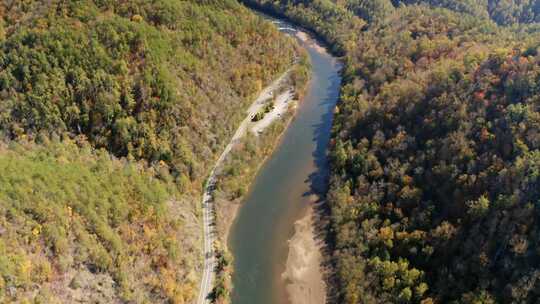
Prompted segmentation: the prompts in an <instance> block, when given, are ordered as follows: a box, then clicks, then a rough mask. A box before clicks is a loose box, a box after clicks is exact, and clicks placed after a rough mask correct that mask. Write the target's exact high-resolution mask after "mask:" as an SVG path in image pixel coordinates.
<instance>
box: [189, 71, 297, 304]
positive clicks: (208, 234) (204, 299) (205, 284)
mask: <svg viewBox="0 0 540 304" xmlns="http://www.w3.org/2000/svg"><path fill="white" fill-rule="evenodd" d="M290 71H291V70H290V69H289V70H288V71H286V72H285V73H283V74H282V75H281V76H280V77H279V78H278V79H276V80H275V81H274V82H273V83H272V84H270V85H269V86H268V87H266V88H265V89H264V90H263V91H262V92H261V93H260V94H259V96H258V97H257V99H255V101H254V102H253V103H252V104H251V106H250V107H249V108H248V110H247V116H246V118H245V119H244V120H243V121H242V123H241V124H240V126H239V127H238V129H237V130H236V132H235V133H234V135H233V137H232V138H231V140H230V142H229V144H227V146H226V147H225V149H224V150H223V152H222V153H221V155H220V156H219V158H218V160H217V162H216V163H215V165H214V168H213V169H212V171H211V172H210V175H209V176H208V181H207V183H206V186H205V189H204V193H203V197H202V212H203V235H204V244H203V255H204V270H203V276H202V279H201V286H200V289H199V297H198V300H197V304H208V303H211V299H210V297H209V295H210V293H211V292H212V288H213V282H214V276H215V268H216V256H215V250H214V242H215V241H216V239H217V232H216V229H215V207H214V202H213V199H212V192H213V191H214V190H215V186H216V173H217V172H218V170H219V168H220V167H221V166H222V164H223V162H224V161H225V159H226V157H227V155H228V154H229V153H230V152H231V150H232V148H233V147H234V145H235V144H237V143H238V142H239V141H240V139H241V138H242V137H243V136H244V135H246V133H247V132H248V130H250V129H256V131H257V132H261V131H262V130H263V129H264V127H266V126H268V125H269V124H270V122H271V121H273V120H274V119H277V118H278V117H279V116H280V115H281V113H282V111H283V107H276V109H275V110H273V111H271V112H269V113H267V114H266V115H265V123H264V126H261V125H260V123H259V124H258V123H257V122H252V121H251V117H253V115H255V114H256V113H257V112H259V110H261V109H262V107H263V106H264V105H265V104H266V102H267V101H268V100H269V99H271V98H273V96H274V93H275V92H276V91H278V89H279V88H280V86H281V85H282V84H283V83H284V81H285V80H286V79H287V77H289V75H290ZM290 92H291V91H290V90H289V91H286V92H285V93H284V94H282V95H280V96H278V98H277V99H278V100H279V101H280V104H283V103H285V104H287V103H288V102H289V101H291V100H292V98H293V94H291V93H290Z"/></svg>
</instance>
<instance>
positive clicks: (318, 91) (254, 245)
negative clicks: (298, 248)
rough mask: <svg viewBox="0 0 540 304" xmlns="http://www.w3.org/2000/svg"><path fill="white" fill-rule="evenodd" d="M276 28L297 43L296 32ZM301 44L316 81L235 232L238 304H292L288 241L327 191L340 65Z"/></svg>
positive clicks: (314, 46) (313, 45) (253, 189)
mask: <svg viewBox="0 0 540 304" xmlns="http://www.w3.org/2000/svg"><path fill="white" fill-rule="evenodd" d="M273 22H274V23H276V25H277V26H278V27H279V28H280V29H281V30H282V31H283V32H284V33H286V34H287V35H291V36H294V37H296V38H297V39H298V37H299V35H298V33H299V31H298V30H297V29H295V27H294V26H292V25H291V24H289V23H287V22H284V21H277V20H273ZM298 41H299V43H300V44H301V45H302V46H303V47H304V48H305V49H306V50H307V51H308V52H309V57H310V59H311V64H312V79H311V82H310V84H309V86H308V89H307V92H306V94H305V96H304V99H303V101H302V102H301V103H300V104H299V107H298V109H297V113H296V116H295V118H294V120H293V121H292V122H291V124H290V125H289V127H288V129H287V130H286V131H285V134H284V135H283V137H282V139H281V142H280V144H279V145H278V147H277V148H276V150H275V151H274V153H273V154H272V156H271V157H270V158H269V159H268V160H267V161H266V163H265V164H264V165H263V166H262V168H261V170H260V172H259V174H258V176H257V178H256V179H255V181H254V182H253V184H252V187H251V190H250V193H249V194H248V195H247V196H246V199H245V200H244V202H243V205H242V207H241V208H240V211H239V213H238V216H237V218H236V220H235V223H234V224H233V226H232V228H231V233H230V237H229V248H230V249H231V252H232V254H233V256H234V274H233V278H232V279H233V285H234V290H233V294H232V302H233V304H278V303H279V304H281V303H289V300H288V296H287V292H286V288H285V282H284V280H283V279H282V273H283V272H284V270H285V264H286V260H287V254H288V250H289V247H288V240H289V239H290V238H291V237H292V235H293V233H294V223H295V221H297V220H298V219H299V218H300V217H301V216H302V214H303V213H305V211H306V209H307V208H308V205H309V203H310V196H311V194H312V193H313V192H318V191H324V189H325V187H326V176H327V175H328V174H327V173H328V165H327V159H326V152H327V146H328V141H329V137H330V130H331V126H332V118H333V109H334V106H335V104H336V101H337V99H338V96H339V88H340V84H341V78H340V75H339V71H340V69H341V64H340V63H339V61H338V60H337V59H336V58H334V57H332V56H331V55H330V54H328V53H326V52H325V51H324V50H323V49H322V47H320V45H318V44H317V43H316V42H315V41H314V40H313V39H307V40H305V39H298Z"/></svg>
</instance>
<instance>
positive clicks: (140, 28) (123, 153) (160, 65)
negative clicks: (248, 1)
mask: <svg viewBox="0 0 540 304" xmlns="http://www.w3.org/2000/svg"><path fill="white" fill-rule="evenodd" d="M0 17H1V18H0V134H1V139H2V143H0V171H2V174H0V302H2V303H10V302H14V301H15V302H20V303H34V302H35V303H74V302H77V301H82V302H85V303H90V302H91V303H189V302H191V300H192V299H193V298H194V297H195V296H196V295H197V291H198V284H199V273H200V270H201V266H202V265H201V264H200V263H201V260H202V254H201V252H200V248H201V239H200V238H201V227H200V223H199V218H200V214H199V212H200V206H199V202H200V192H201V188H202V185H203V184H204V179H205V177H206V175H207V174H208V171H209V168H210V166H211V165H212V163H213V162H214V160H215V158H216V157H217V154H218V153H220V151H221V150H222V148H223V147H224V145H225V144H226V142H227V141H228V140H229V138H230V136H231V135H232V132H233V131H234V130H235V128H236V126H237V125H238V123H239V122H240V120H241V119H243V118H244V111H243V110H244V109H245V108H246V107H247V106H248V105H249V103H250V102H251V98H253V96H254V95H255V93H257V92H258V91H259V90H260V89H261V88H262V87H263V86H264V85H265V84H267V83H269V82H270V81H271V80H272V79H273V78H275V77H276V76H277V75H279V74H280V73H281V72H283V71H285V70H286V69H287V68H289V67H290V64H291V63H292V61H293V58H294V54H295V53H296V50H295V47H296V46H295V45H294V43H293V42H292V41H291V40H289V39H286V38H284V37H283V36H282V35H280V34H279V32H278V31H277V30H276V29H275V28H274V27H272V26H271V25H269V24H268V23H266V22H264V21H262V19H261V18H259V17H256V16H255V15H254V14H252V13H251V12H250V11H249V10H247V9H246V8H244V7H242V6H241V5H239V4H238V3H237V2H236V1H233V0H210V1H191V0H189V1H179V0H155V1H143V0H135V1H97V0H95V1H92V0H80V1H60V0H58V1H57V0H52V1H38V0H36V1H0Z"/></svg>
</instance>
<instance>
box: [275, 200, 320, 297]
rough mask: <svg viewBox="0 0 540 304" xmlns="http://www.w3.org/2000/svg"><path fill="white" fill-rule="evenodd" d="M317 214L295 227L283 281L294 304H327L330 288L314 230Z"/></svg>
mask: <svg viewBox="0 0 540 304" xmlns="http://www.w3.org/2000/svg"><path fill="white" fill-rule="evenodd" d="M314 220H315V219H314V210H313V206H312V205H310V206H309V207H308V210H307V212H306V214H305V215H304V216H303V217H302V218H301V219H300V220H298V221H296V222H295V224H294V229H295V233H294V235H293V237H292V238H291V239H290V240H289V255H288V257H287V263H286V269H285V272H284V273H283V275H282V276H283V279H284V280H285V283H286V289H287V294H288V296H289V301H290V303H291V304H319V303H320V304H324V303H325V302H326V284H325V281H324V278H323V271H322V269H321V263H322V255H321V250H320V249H321V248H320V246H321V245H320V244H319V242H318V241H317V239H316V234H315V230H314Z"/></svg>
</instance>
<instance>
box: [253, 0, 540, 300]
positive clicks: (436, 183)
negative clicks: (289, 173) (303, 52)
mask: <svg viewBox="0 0 540 304" xmlns="http://www.w3.org/2000/svg"><path fill="white" fill-rule="evenodd" d="M253 1H254V2H257V3H258V4H259V5H261V7H264V8H266V9H268V7H272V8H277V9H279V10H280V11H279V12H280V13H281V14H283V15H286V16H289V17H290V18H291V19H293V20H295V19H294V18H295V16H296V14H295V11H296V10H300V9H301V10H306V11H307V12H310V13H312V17H311V18H312V19H313V20H317V23H322V24H324V23H325V22H324V21H325V20H327V21H328V22H334V21H335V20H339V18H335V17H332V18H328V14H327V13H326V12H327V11H332V12H339V13H340V14H342V15H343V16H347V15H349V14H350V13H354V14H356V15H357V16H359V17H361V18H362V20H363V21H359V24H365V25H364V26H363V29H362V31H358V30H354V33H351V32H349V29H348V28H347V27H345V28H342V29H343V31H344V32H343V33H340V32H338V31H334V32H330V35H333V36H332V37H333V38H332V39H327V41H337V42H339V44H340V45H341V46H343V48H342V53H343V54H345V55H344V59H343V60H344V61H345V69H344V86H343V88H342V93H341V101H340V103H339V105H338V107H337V108H336V111H335V112H336V117H335V122H334V129H333V139H332V144H331V148H330V150H331V151H330V157H331V166H332V173H331V177H330V190H329V192H328V194H327V200H328V204H329V207H330V222H331V228H330V229H331V233H330V236H331V241H332V246H333V257H332V259H333V262H334V263H335V270H336V278H337V286H335V289H336V292H335V293H336V294H337V299H336V302H338V303H351V304H352V303H422V304H429V303H471V304H472V303H475V304H476V303H538V301H540V292H539V290H540V264H539V262H540V243H539V241H538V236H539V235H540V230H539V228H538V220H537V219H538V215H539V214H540V205H539V199H540V193H539V192H538V187H539V186H540V184H539V180H538V178H539V173H538V170H539V169H538V168H539V166H540V158H539V155H540V154H539V153H540V150H539V147H540V146H539V145H540V137H539V134H540V125H539V118H540V113H539V109H540V100H539V99H538V96H539V93H540V92H539V91H538V90H539V87H540V86H539V79H540V68H539V66H540V62H539V60H540V55H539V53H538V48H539V46H540V38H539V35H538V34H537V32H536V30H535V29H537V28H538V25H535V24H526V23H530V22H534V21H535V20H536V14H537V13H538V12H539V10H538V8H537V7H536V6H537V5H538V4H537V3H536V2H534V1H530V2H529V1H391V2H389V1H330V0H328V1H323V0H313V1H303V2H296V1H286V0H283V1H276V2H272V4H271V5H270V4H269V3H268V2H265V1H255V0H253ZM250 2H251V1H250ZM311 3H314V4H313V5H311ZM321 3H324V6H325V7H327V9H326V10H325V11H321V10H313V9H310V7H321ZM416 4H420V5H416ZM317 23H315V24H317ZM520 23H521V24H520ZM309 27H310V28H311V29H312V30H315V31H317V30H318V29H317V26H313V25H309ZM327 28H335V29H339V28H341V27H340V26H337V25H330V24H329V25H327ZM323 34H324V33H323Z"/></svg>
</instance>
